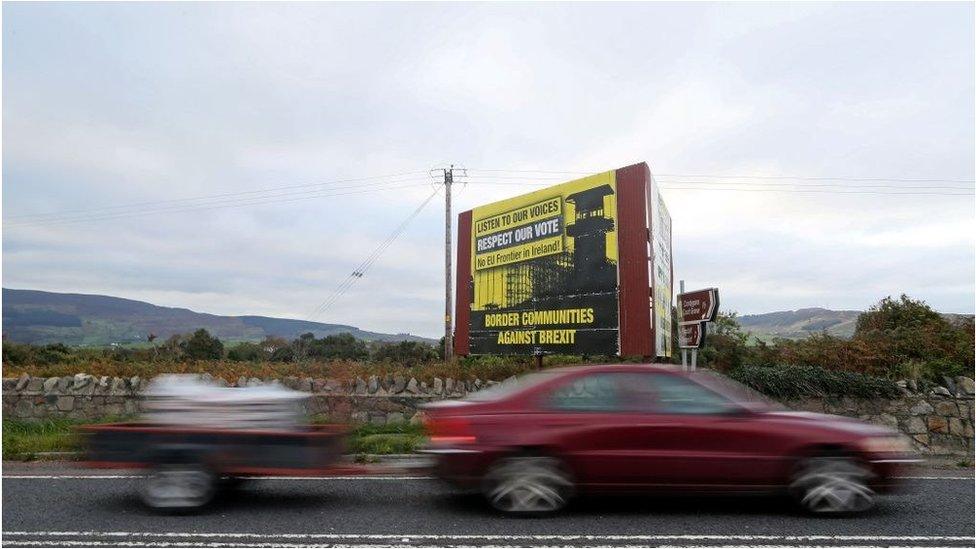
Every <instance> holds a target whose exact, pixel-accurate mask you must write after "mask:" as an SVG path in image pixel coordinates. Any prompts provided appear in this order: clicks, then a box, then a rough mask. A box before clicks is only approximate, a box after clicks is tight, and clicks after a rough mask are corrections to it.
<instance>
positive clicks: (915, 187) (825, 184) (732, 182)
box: [470, 175, 973, 190]
mask: <svg viewBox="0 0 976 549" xmlns="http://www.w3.org/2000/svg"><path fill="white" fill-rule="evenodd" d="M470 177H473V178H476V179H482V180H483V179H486V178H487V179H490V180H491V181H498V180H516V181H525V180H526V178H525V177H505V176H486V175H472V176H470ZM533 179H538V178H533ZM545 179H546V180H553V179H558V180H562V179H563V178H545ZM654 179H655V180H656V181H661V182H671V183H675V184H694V185H711V184H715V185H749V186H757V185H758V186H795V187H841V188H848V189H850V188H854V189H869V188H882V189H933V190H971V189H973V187H972V186H967V187H957V186H943V185H845V184H841V183H749V182H736V181H684V180H680V179H671V178H667V177H657V176H655V178H654ZM476 182H480V181H476ZM519 184H521V183H519ZM529 184H533V183H529ZM538 184H541V183H538Z"/></svg>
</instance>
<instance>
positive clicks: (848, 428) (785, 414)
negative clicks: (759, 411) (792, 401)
mask: <svg viewBox="0 0 976 549" xmlns="http://www.w3.org/2000/svg"><path fill="white" fill-rule="evenodd" d="M763 416H765V417H767V418H769V419H772V420H779V421H782V422H784V423H789V424H794V425H796V426H797V427H815V428H819V429H830V430H835V431H843V432H845V433H850V434H855V435H862V436H879V435H881V436H883V435H892V434H896V433H895V431H894V430H893V429H890V428H887V427H883V426H880V425H872V424H870V423H867V422H865V421H861V420H859V419H854V418H850V417H844V416H835V415H832V414H818V413H816V412H794V411H779V410H777V411H768V412H764V413H763Z"/></svg>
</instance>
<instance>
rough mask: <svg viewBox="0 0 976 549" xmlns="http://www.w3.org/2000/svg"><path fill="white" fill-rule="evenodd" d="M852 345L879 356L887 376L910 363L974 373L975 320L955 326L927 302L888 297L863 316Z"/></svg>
mask: <svg viewBox="0 0 976 549" xmlns="http://www.w3.org/2000/svg"><path fill="white" fill-rule="evenodd" d="M853 341H855V342H860V343H862V344H864V346H865V347H866V348H868V349H871V350H872V351H873V352H874V353H875V354H877V355H878V359H879V366H880V369H882V370H884V371H885V372H890V373H894V372H897V371H898V370H899V368H900V367H901V366H902V365H903V364H904V363H906V362H910V361H916V362H927V363H932V367H931V368H930V369H934V370H952V368H946V365H948V364H955V365H958V366H960V367H961V368H962V371H963V372H972V370H973V323H972V320H971V319H969V320H966V321H963V322H962V323H961V325H958V326H957V325H954V324H953V323H951V322H949V320H948V319H947V318H946V317H944V316H943V315H941V314H939V313H938V312H936V311H934V310H932V308H931V307H929V306H928V305H927V304H926V303H925V302H924V301H919V300H914V299H911V298H910V297H908V296H906V295H904V294H902V296H901V297H900V298H899V299H893V298H891V297H890V296H889V297H886V298H884V299H882V300H881V301H880V302H878V303H877V304H876V305H874V306H873V307H871V308H870V309H869V310H868V311H866V312H865V313H863V314H862V315H860V316H859V317H858V319H857V327H856V329H855V332H854V338H853ZM936 363H938V364H936ZM957 375H958V374H957Z"/></svg>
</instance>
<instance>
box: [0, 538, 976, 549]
mask: <svg viewBox="0 0 976 549" xmlns="http://www.w3.org/2000/svg"><path fill="white" fill-rule="evenodd" d="M971 539H972V538H970V540H971ZM407 543H409V540H407V541H401V543H400V544H398V545H388V544H382V543H379V544H374V543H367V544H363V543H348V542H341V543H226V542H151V541H150V542H124V541H120V542H107V543H104V542H89V541H76V542H70V541H49V540H38V541H6V540H5V541H4V544H5V545H7V546H10V547H150V548H156V547H160V548H170V547H194V548H195V547H203V548H213V549H224V548H228V549H229V548H242V549H244V548H247V547H287V548H288V549H332V548H334V547H342V548H344V549H386V548H389V549H399V548H402V547H404V545H405V544H407ZM411 546H412V547H424V546H423V545H411ZM431 547H451V548H452V549H512V547H518V546H517V545H463V544H447V543H444V542H441V543H440V544H438V545H433V546H431ZM543 547H546V549H579V548H580V547H614V548H619V549H642V548H646V547H655V548H658V549H712V548H715V547H721V548H722V549H755V548H756V547H789V546H787V545H766V546H764V545H755V544H753V545H715V544H714V543H712V544H709V545H693V544H689V545H668V544H656V545H648V544H647V543H646V542H645V543H640V544H631V543H625V544H616V545H606V544H597V545H591V546H587V545H545V546H543ZM796 547H806V548H817V549H820V548H825V549H826V548H836V547H878V548H881V547H891V545H889V544H887V543H884V544H881V545H868V544H865V543H863V542H859V543H857V544H856V545H846V546H845V545H810V544H808V543H804V544H803V545H797V546H796ZM936 547H938V546H936Z"/></svg>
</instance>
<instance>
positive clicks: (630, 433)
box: [531, 372, 645, 487]
mask: <svg viewBox="0 0 976 549" xmlns="http://www.w3.org/2000/svg"><path fill="white" fill-rule="evenodd" d="M623 382H626V378H625V377H624V376H623V375H622V374H621V373H620V372H597V373H590V374H584V375H581V376H576V377H574V378H570V379H568V380H566V381H565V382H563V383H560V384H556V385H554V386H553V387H552V388H551V389H550V390H549V391H547V392H545V393H543V394H542V395H540V401H539V402H538V412H539V413H537V414H533V417H532V418H531V420H532V421H536V422H538V425H537V427H538V428H539V430H540V432H542V433H545V434H544V438H545V440H546V441H547V442H546V445H551V446H552V447H554V448H557V449H558V451H559V453H560V454H561V456H560V457H562V458H563V459H564V460H566V461H567V463H568V464H569V465H570V467H571V468H572V470H573V473H574V474H575V475H576V480H577V482H578V483H579V484H580V485H582V486H587V487H615V486H625V485H638V484H640V483H641V482H643V480H642V478H643V476H644V475H645V471H644V467H643V466H642V463H641V461H640V459H639V458H640V455H641V452H642V450H643V449H642V448H641V447H640V446H639V445H638V444H637V438H636V437H635V436H634V435H635V429H636V427H637V423H636V422H637V420H638V419H640V418H639V415H638V414H635V413H634V412H633V410H632V409H631V407H630V406H628V405H627V403H626V402H625V401H624V396H623V395H624V391H623V389H622V383H623Z"/></svg>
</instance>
